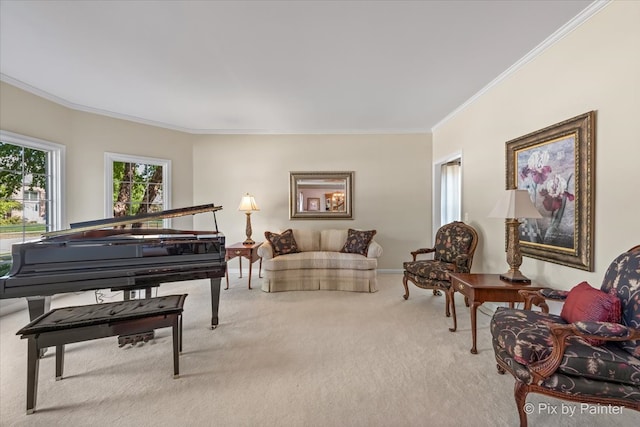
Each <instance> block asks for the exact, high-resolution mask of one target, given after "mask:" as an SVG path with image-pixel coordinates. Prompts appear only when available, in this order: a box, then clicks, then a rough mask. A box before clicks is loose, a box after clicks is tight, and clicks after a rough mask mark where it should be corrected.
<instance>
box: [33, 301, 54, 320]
mask: <svg viewBox="0 0 640 427" xmlns="http://www.w3.org/2000/svg"><path fill="white" fill-rule="evenodd" d="M27 307H28V309H29V320H34V319H35V318H36V317H40V316H42V315H43V314H45V313H47V312H49V311H51V297H50V296H46V297H27Z"/></svg>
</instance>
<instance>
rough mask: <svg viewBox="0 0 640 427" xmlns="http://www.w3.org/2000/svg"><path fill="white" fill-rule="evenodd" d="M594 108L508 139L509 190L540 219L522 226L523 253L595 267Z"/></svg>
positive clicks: (584, 266) (569, 264) (529, 255)
mask: <svg viewBox="0 0 640 427" xmlns="http://www.w3.org/2000/svg"><path fill="white" fill-rule="evenodd" d="M594 153H595V111H590V112H588V113H585V114H582V115H580V116H577V117H574V118H572V119H569V120H565V121H563V122H561V123H557V124H555V125H553V126H549V127H547V128H544V129H541V130H539V131H536V132H533V133H530V134H528V135H525V136H522V137H520V138H516V139H514V140H511V141H508V142H507V143H506V159H507V189H514V188H517V189H522V190H527V191H528V192H529V196H530V197H531V201H532V202H533V204H534V205H535V206H536V208H537V209H538V211H539V212H540V214H541V215H542V218H540V219H523V220H522V223H521V224H520V230H519V231H520V248H521V251H522V255H524V256H528V257H531V258H537V259H541V260H545V261H550V262H554V263H556V264H562V265H566V266H569V267H575V268H579V269H582V270H587V271H593V244H594V243H593V238H594V229H593V225H594V210H595V206H594V190H595V182H594V181H595V176H594V175H595V166H594V159H593V158H594Z"/></svg>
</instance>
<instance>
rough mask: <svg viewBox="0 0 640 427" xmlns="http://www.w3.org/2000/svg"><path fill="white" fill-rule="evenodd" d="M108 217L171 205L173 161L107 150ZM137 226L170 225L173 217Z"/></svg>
mask: <svg viewBox="0 0 640 427" xmlns="http://www.w3.org/2000/svg"><path fill="white" fill-rule="evenodd" d="M105 171H106V175H107V178H106V183H107V188H106V195H107V200H106V204H105V217H119V216H127V215H140V214H145V213H152V212H159V211H162V210H166V209H169V207H170V200H169V195H170V194H171V192H170V182H169V177H170V176H171V161H170V160H163V159H153V158H149V157H139V156H128V155H124V154H115V153H105ZM134 226H135V227H144V228H162V227H165V228H168V227H169V226H170V224H169V220H168V219H166V220H164V222H163V221H148V222H145V223H140V224H135V225H134Z"/></svg>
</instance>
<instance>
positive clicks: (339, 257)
mask: <svg viewBox="0 0 640 427" xmlns="http://www.w3.org/2000/svg"><path fill="white" fill-rule="evenodd" d="M292 231H293V237H294V238H295V242H294V245H295V246H296V248H295V250H294V253H287V254H284V255H276V256H274V247H273V245H272V243H271V242H270V240H269V238H267V240H266V241H265V243H264V244H262V245H261V246H260V247H259V248H258V255H259V256H261V257H262V269H263V274H264V277H263V279H262V290H263V291H265V292H279V291H303V290H341V291H354V292H376V291H377V290H378V289H377V270H376V269H377V267H378V257H379V256H380V255H382V247H381V246H380V245H379V244H378V243H377V242H376V241H375V240H373V239H372V240H371V241H370V243H369V246H368V248H367V249H366V250H365V251H366V256H365V255H361V254H358V253H344V252H341V250H342V249H343V247H344V246H345V242H346V241H347V237H348V236H351V235H350V234H349V230H321V231H319V230H304V229H293V230H292ZM351 231H354V230H351ZM374 233H375V232H374ZM269 234H272V235H273V233H269V232H267V233H265V235H267V236H268V235H269ZM283 234H284V233H283ZM289 234H291V233H289ZM276 236H278V235H276Z"/></svg>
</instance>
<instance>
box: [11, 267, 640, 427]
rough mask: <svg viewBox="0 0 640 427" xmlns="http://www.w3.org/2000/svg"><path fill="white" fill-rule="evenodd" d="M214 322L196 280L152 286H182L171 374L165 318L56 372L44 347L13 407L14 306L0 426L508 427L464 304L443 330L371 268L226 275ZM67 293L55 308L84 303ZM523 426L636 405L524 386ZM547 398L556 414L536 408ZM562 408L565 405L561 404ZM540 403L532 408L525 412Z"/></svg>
mask: <svg viewBox="0 0 640 427" xmlns="http://www.w3.org/2000/svg"><path fill="white" fill-rule="evenodd" d="M232 276H233V277H232V282H231V289H229V290H227V291H225V290H223V291H222V295H221V301H220V322H221V324H220V326H219V327H218V329H216V330H213V331H211V330H209V329H208V328H207V324H208V321H209V316H210V309H209V290H208V282H207V281H193V282H183V283H173V284H166V285H162V287H161V288H160V294H161V295H166V294H171V293H188V294H189V296H188V297H187V300H186V304H185V314H184V352H183V354H182V356H181V359H180V372H181V377H180V378H179V379H173V378H172V356H171V335H170V329H162V330H159V331H158V332H157V334H156V339H155V340H154V341H153V342H150V343H147V344H144V345H139V346H137V347H135V348H118V346H117V341H116V338H115V337H113V338H106V339H102V340H96V341H90V342H85V343H78V344H72V345H69V346H67V351H66V353H65V378H64V379H63V380H62V381H55V380H54V374H55V365H54V360H55V358H54V354H53V353H54V349H50V350H49V352H48V353H47V355H46V357H45V358H44V359H43V360H42V361H41V363H40V378H39V387H38V404H37V408H36V413H35V414H32V415H28V416H27V415H25V389H26V342H25V341H24V340H20V338H19V337H17V336H16V335H15V332H16V331H17V330H18V329H19V328H20V327H22V326H24V325H25V324H26V323H28V317H27V314H26V312H25V311H20V312H16V313H12V314H8V315H5V316H4V317H2V318H0V329H1V331H0V332H1V335H0V346H1V349H0V354H1V364H0V367H1V369H0V386H1V389H0V424H1V425H2V426H22V425H28V426H40V425H42V426H49V427H50V426H63V425H64V426H89V425H93V426H173V425H188V426H460V425H462V426H516V425H518V415H517V411H516V408H515V404H514V401H513V378H512V377H511V375H509V374H506V375H498V374H497V372H496V369H495V361H494V357H493V350H492V348H491V342H490V334H489V330H488V323H489V317H487V316H485V315H479V330H478V350H479V354H478V355H472V354H470V353H469V349H470V347H471V335H470V321H469V315H468V311H467V310H466V309H465V307H464V305H463V304H462V299H461V298H458V300H457V302H458V304H457V307H458V315H459V321H458V325H459V330H458V332H456V333H451V332H449V331H448V328H449V326H451V320H450V319H447V318H445V317H444V314H443V313H444V297H434V296H433V295H432V294H431V292H430V291H424V290H421V289H418V288H416V287H412V288H410V291H411V297H410V298H409V300H408V301H405V300H404V299H403V298H402V294H403V292H404V289H403V287H402V281H401V276H400V275H399V274H382V275H380V277H379V279H380V280H379V281H380V283H379V288H380V291H379V292H377V293H375V294H361V293H349V292H327V291H318V292H310V291H306V292H287V293H277V294H266V293H264V292H262V291H261V290H260V289H259V280H258V278H257V276H254V289H252V290H248V289H247V288H246V277H245V279H236V278H234V277H235V275H232ZM93 302H94V295H93V293H84V294H78V295H73V294H71V295H66V296H63V297H60V298H57V299H55V300H54V304H53V306H54V307H60V306H68V305H78V304H91V303H93ZM528 402H531V403H533V404H534V405H535V406H536V408H538V409H536V410H535V413H534V414H533V415H531V416H530V417H529V423H530V425H531V426H581V427H584V426H602V425H617V426H634V427H636V426H638V425H639V424H638V423H639V422H640V414H638V413H637V412H634V411H630V410H627V409H624V410H623V411H622V414H619V415H592V414H588V413H582V414H580V405H576V404H573V403H569V402H565V403H564V406H563V402H562V401H559V400H555V399H551V398H546V397H544V396H538V395H530V397H529V399H528ZM543 404H549V405H553V406H554V407H555V408H557V411H558V414H552V413H547V412H550V411H551V410H550V409H549V411H540V410H539V409H541V408H542V405H543ZM572 408H573V409H574V410H575V412H576V413H575V414H574V415H573V416H569V415H562V414H560V412H561V411H562V409H565V411H568V410H571V409H572ZM538 412H542V413H538Z"/></svg>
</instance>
